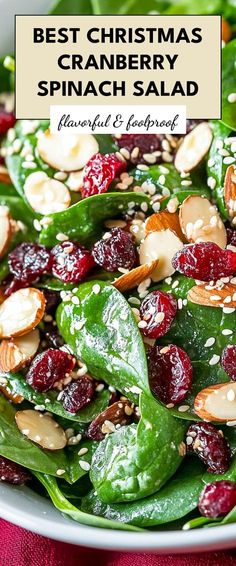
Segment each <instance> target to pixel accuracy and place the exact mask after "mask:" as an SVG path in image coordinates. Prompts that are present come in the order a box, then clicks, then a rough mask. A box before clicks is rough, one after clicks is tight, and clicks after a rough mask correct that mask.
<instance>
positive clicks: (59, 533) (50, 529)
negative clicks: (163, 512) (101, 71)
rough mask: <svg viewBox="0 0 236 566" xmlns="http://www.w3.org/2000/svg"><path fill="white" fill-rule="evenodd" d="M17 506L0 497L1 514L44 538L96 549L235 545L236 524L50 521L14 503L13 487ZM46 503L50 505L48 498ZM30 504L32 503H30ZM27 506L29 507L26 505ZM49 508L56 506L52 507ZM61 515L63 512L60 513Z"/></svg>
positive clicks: (189, 548)
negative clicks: (147, 528)
mask: <svg viewBox="0 0 236 566" xmlns="http://www.w3.org/2000/svg"><path fill="white" fill-rule="evenodd" d="M14 491H15V496H16V497H15V499H16V505H15V506H14V505H13V504H12V503H9V502H8V501H7V497H5V496H4V497H3V498H2V497H1V506H0V517H1V518H2V519H5V520H6V521H9V522H10V523H13V524H14V525H17V526H19V527H22V528H24V529H27V530H29V531H32V532H34V533H37V534H39V535H42V536H44V537H47V538H51V539H54V540H57V541H60V542H65V543H69V544H74V545H80V546H85V547H90V548H97V549H99V550H117V551H120V552H124V551H129V552H130V551H133V552H141V551H145V552H147V551H149V552H156V553H160V554H166V553H171V554H173V553H186V552H203V551H204V550H205V551H206V550H207V551H211V550H219V549H226V548H232V547H234V546H235V543H236V537H235V525H234V524H231V525H222V526H218V527H217V530H216V529H215V528H211V529H194V530H190V531H183V530H182V531H181V530H180V531H177V530H175V531H173V530H171V531H166V532H165V531H158V530H157V531H152V532H144V533H140V532H139V533H138V532H137V533H135V532H128V531H118V530H109V529H101V528H98V527H92V526H87V525H80V524H79V523H76V522H75V521H73V520H72V519H70V518H66V519H65V518H64V519H63V522H62V524H61V525H60V524H58V522H56V521H53V520H51V518H50V516H47V513H46V511H45V512H44V513H45V515H39V514H37V511H36V512H35V513H34V511H33V510H32V511H29V510H27V509H26V510H25V509H23V508H22V507H21V506H20V500H19V501H18V502H17V491H19V488H15V489H14ZM20 491H21V498H22V497H24V495H27V493H29V492H31V494H32V493H34V492H32V490H31V489H29V488H23V489H22V488H20ZM35 496H36V499H37V498H40V502H41V503H43V502H44V497H42V496H40V495H38V494H35ZM46 501H47V504H48V505H50V507H51V506H52V504H51V502H49V501H48V500H46ZM29 505H30V506H31V502H30V503H29ZM29 505H28V506H29ZM52 509H54V511H55V508H54V507H53V506H52ZM58 515H60V512H59V511H58ZM61 516H62V515H61Z"/></svg>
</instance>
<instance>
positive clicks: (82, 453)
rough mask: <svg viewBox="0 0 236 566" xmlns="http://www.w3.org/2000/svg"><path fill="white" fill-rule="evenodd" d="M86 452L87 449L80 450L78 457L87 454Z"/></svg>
mask: <svg viewBox="0 0 236 566" xmlns="http://www.w3.org/2000/svg"><path fill="white" fill-rule="evenodd" d="M87 452H88V448H80V450H79V452H78V456H83V455H84V454H87Z"/></svg>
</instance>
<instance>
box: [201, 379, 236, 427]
mask: <svg viewBox="0 0 236 566" xmlns="http://www.w3.org/2000/svg"><path fill="white" fill-rule="evenodd" d="M194 410H195V412H196V413H197V415H198V416H199V417H200V418H201V419H204V420H206V421H215V422H227V421H234V420H236V383H235V381H230V382H229V383H218V384H217V385H211V386H210V387H206V389H202V391H200V393H198V395H197V397H196V399H195V402H194Z"/></svg>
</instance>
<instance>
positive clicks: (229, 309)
mask: <svg viewBox="0 0 236 566" xmlns="http://www.w3.org/2000/svg"><path fill="white" fill-rule="evenodd" d="M233 312H235V309H233V308H230V307H224V308H223V313H224V314H232V313H233Z"/></svg>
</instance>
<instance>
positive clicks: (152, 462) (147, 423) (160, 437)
mask: <svg viewBox="0 0 236 566" xmlns="http://www.w3.org/2000/svg"><path fill="white" fill-rule="evenodd" d="M140 412H141V419H140V421H139V424H138V426H137V427H136V426H135V425H130V426H125V427H122V428H121V429H119V430H117V431H116V432H115V433H113V434H111V435H108V436H107V437H106V438H105V440H103V441H102V442H101V443H100V444H99V446H98V448H97V450H96V452H95V454H94V456H93V458H92V464H91V470H90V479H91V481H92V484H93V486H94V488H95V490H96V491H97V493H98V496H99V497H100V498H101V500H102V501H104V502H105V503H118V502H122V501H135V500H136V499H142V498H143V497H145V496H147V495H151V494H152V493H155V492H156V491H158V490H159V489H160V488H161V487H162V486H163V485H164V484H165V483H166V482H167V480H168V479H169V478H170V477H171V476H172V475H173V474H174V473H175V471H176V470H177V468H178V467H179V465H180V463H181V461H182V459H183V453H182V452H181V442H182V441H183V439H184V434H185V431H186V426H185V425H184V423H183V422H182V421H180V420H178V419H175V418H174V417H172V416H171V415H170V413H169V411H168V409H166V408H165V407H163V406H162V405H160V404H159V403H158V402H157V401H156V400H155V399H154V398H153V397H152V396H150V395H149V396H147V395H145V394H142V395H141V397H140ZM181 454H182V455H181Z"/></svg>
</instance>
